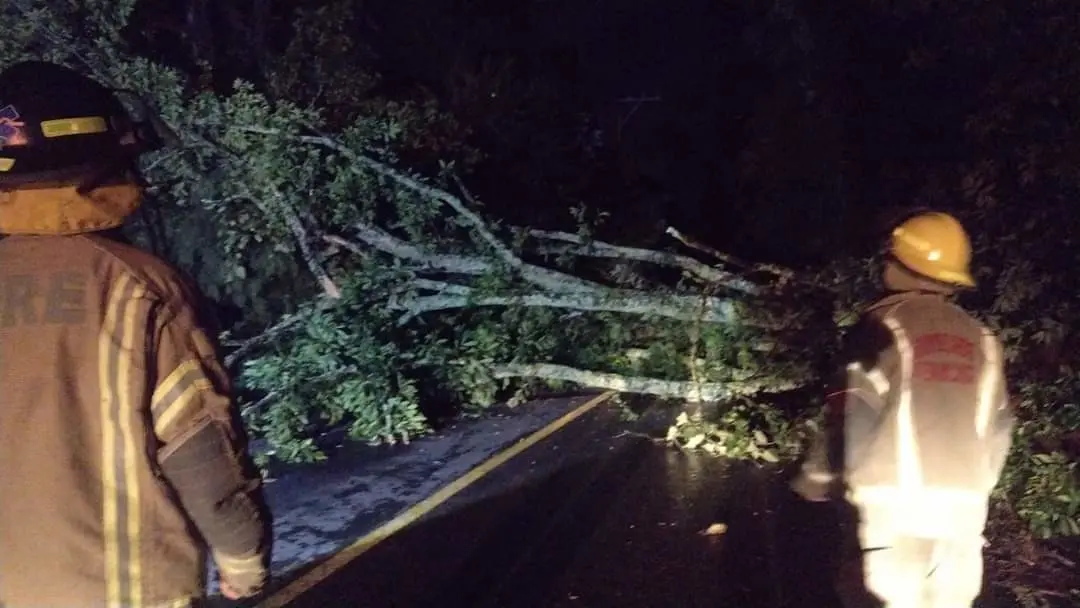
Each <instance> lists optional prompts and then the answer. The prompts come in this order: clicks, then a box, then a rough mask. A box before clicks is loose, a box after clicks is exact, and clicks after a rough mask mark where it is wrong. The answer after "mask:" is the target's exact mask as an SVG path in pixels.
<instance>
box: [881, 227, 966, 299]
mask: <svg viewBox="0 0 1080 608" xmlns="http://www.w3.org/2000/svg"><path fill="white" fill-rule="evenodd" d="M892 255H893V257H895V258H896V260H897V261H898V262H900V263H901V264H903V265H904V266H906V267H907V268H908V269H909V270H911V271H913V272H915V273H917V274H920V275H922V276H925V277H929V278H931V279H934V280H935V281H941V282H942V283H951V284H953V285H963V286H965V287H974V286H975V279H973V278H972V277H971V270H970V267H969V265H970V263H971V240H970V239H969V238H968V235H967V232H965V231H964V227H963V226H961V225H960V222H959V221H957V219H956V218H954V217H953V216H951V215H949V214H947V213H938V212H928V213H922V214H920V215H917V216H915V217H913V218H911V219H909V220H907V221H906V222H904V223H903V224H900V225H899V226H897V227H896V228H895V229H894V230H893V233H892Z"/></svg>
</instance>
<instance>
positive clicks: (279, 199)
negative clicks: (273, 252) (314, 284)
mask: <svg viewBox="0 0 1080 608" xmlns="http://www.w3.org/2000/svg"><path fill="white" fill-rule="evenodd" d="M247 195H248V197H249V198H250V199H251V201H252V202H253V203H254V204H255V206H256V207H258V208H259V210H261V211H262V212H263V213H264V214H266V215H268V216H271V215H272V211H271V209H270V208H269V207H268V206H267V204H266V203H264V202H262V201H261V200H260V199H259V198H258V197H256V196H254V195H253V193H247ZM271 199H272V200H273V204H274V205H275V206H276V207H277V208H278V210H279V211H280V213H281V218H282V219H283V220H284V221H285V225H286V226H287V227H288V228H289V232H292V235H293V239H295V240H296V244H297V246H298V247H299V248H300V257H301V258H303V260H304V263H305V264H307V267H308V270H310V271H311V273H312V274H313V275H315V279H316V280H317V281H318V282H319V284H320V285H322V288H323V293H324V294H325V295H326V297H328V298H331V299H334V300H338V299H340V298H341V289H340V288H339V287H338V286H337V284H336V283H334V279H332V278H331V277H330V273H329V272H327V270H326V268H324V267H323V265H322V262H320V261H319V258H318V256H317V255H315V251H314V250H313V249H312V248H311V243H312V239H311V236H310V235H309V234H308V231H307V228H305V227H304V222H303V221H301V220H300V215H299V214H298V213H297V212H296V209H295V208H293V206H292V204H291V203H289V201H287V200H285V197H284V196H283V195H282V194H281V193H280V192H276V191H273V192H271Z"/></svg>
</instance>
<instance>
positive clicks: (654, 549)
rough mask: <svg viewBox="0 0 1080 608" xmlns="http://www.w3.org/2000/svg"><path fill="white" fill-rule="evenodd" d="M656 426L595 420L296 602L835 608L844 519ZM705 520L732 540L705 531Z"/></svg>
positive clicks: (602, 416) (607, 410) (399, 607)
mask: <svg viewBox="0 0 1080 608" xmlns="http://www.w3.org/2000/svg"><path fill="white" fill-rule="evenodd" d="M664 424H666V420H661V419H657V417H656V416H655V415H652V416H650V415H647V416H645V417H644V418H643V419H641V420H639V421H638V422H636V423H628V422H626V421H624V420H622V419H621V417H620V415H619V411H618V409H617V408H615V407H613V406H602V407H599V408H597V409H595V410H592V411H591V412H590V413H588V414H586V415H585V416H583V417H582V418H581V419H579V420H578V421H576V422H574V423H572V424H570V425H569V426H567V427H566V428H565V429H564V430H562V431H560V432H559V433H557V434H556V435H554V436H552V437H550V438H549V439H547V440H545V441H544V442H542V443H540V444H538V445H536V446H534V447H532V448H530V449H529V450H528V451H526V452H524V453H522V454H520V455H519V456H517V457H515V458H514V459H513V460H512V461H510V462H509V463H507V464H505V465H503V466H501V467H499V468H496V469H495V470H493V471H492V472H491V473H489V474H488V475H486V476H485V477H483V478H481V479H480V480H479V481H477V482H476V483H474V484H473V485H471V486H469V487H468V488H467V489H466V490H465V491H463V492H461V493H459V494H457V495H455V496H453V497H452V498H450V499H449V500H447V501H446V502H444V503H442V504H441V505H440V506H438V507H436V508H435V509H434V510H432V511H430V512H428V513H427V514H426V515H424V516H423V517H422V518H421V519H419V520H418V521H416V522H415V523H414V524H413V525H411V526H409V527H407V528H405V529H404V530H402V531H400V532H398V533H397V534H395V535H393V536H391V537H389V538H387V539H386V540H384V541H382V542H381V543H379V544H377V545H376V546H374V547H373V548H372V549H370V550H369V551H367V552H366V553H364V554H363V555H361V556H360V557H359V558H357V559H355V560H353V561H352V562H350V563H349V564H348V565H347V566H345V567H344V568H342V569H340V570H338V571H336V572H335V573H333V574H331V575H330V576H328V577H327V578H325V579H324V580H322V581H321V582H320V583H319V584H318V585H317V586H315V587H314V588H313V589H311V590H309V591H308V592H306V593H304V594H302V595H300V596H299V597H297V598H296V599H295V600H294V601H293V602H292V603H291V604H289V605H290V606H294V607H296V608H304V607H327V606H370V607H388V608H390V607H393V608H406V607H410V608H411V607H417V608H419V607H428V606H430V607H436V606H437V607H440V608H444V607H448V606H449V607H456V606H463V607H470V608H472V607H476V608H482V607H491V608H494V607H508V606H513V607H515V608H528V607H534V606H535V607H541V606H543V607H549V606H550V607H567V608H570V607H573V608H586V607H588V608H607V607H622V608H632V607H665V606H680V607H683V606H684V607H697V606H702V607H704V606H708V607H719V606H732V607H747V608H751V607H758V606H760V607H763V608H764V607H777V608H779V607H784V608H787V607H808V608H809V607H818V608H828V607H830V606H836V605H837V601H836V597H835V595H834V593H833V591H832V584H831V581H832V580H833V578H834V575H833V573H834V572H835V571H836V567H837V564H838V560H839V558H840V555H841V551H842V550H843V545H842V540H841V539H842V538H844V531H845V530H847V529H850V528H849V527H847V526H848V525H849V524H847V523H846V522H845V521H844V517H843V516H842V515H841V514H840V513H839V512H838V511H837V509H836V508H835V507H833V506H831V505H821V504H810V503H806V502H804V501H801V500H799V499H798V498H796V497H795V496H794V495H792V494H791V493H790V492H789V491H788V490H787V488H786V485H785V484H784V483H783V480H782V478H780V477H779V476H777V475H768V474H766V473H765V472H764V471H762V470H760V469H757V468H755V467H753V466H750V465H737V464H730V463H725V462H722V461H719V460H717V459H715V458H711V457H708V456H706V455H700V454H684V453H680V452H677V451H674V450H671V449H670V448H666V447H664V446H662V445H657V444H655V443H654V442H653V441H651V440H649V439H647V438H646V437H644V436H643V435H642V434H641V432H642V431H646V430H655V429H656V428H659V427H661V426H662V425H664ZM714 523H723V524H725V525H726V526H727V530H726V533H724V534H722V535H718V536H708V535H703V534H701V532H702V531H703V530H705V529H706V528H707V527H708V526H710V525H711V524H714ZM849 548H850V547H849ZM999 605H1000V606H1009V605H1011V604H997V603H994V604H991V603H987V602H984V603H982V604H980V607H981V608H982V607H985V608H989V607H991V606H994V607H995V608H996V606H999Z"/></svg>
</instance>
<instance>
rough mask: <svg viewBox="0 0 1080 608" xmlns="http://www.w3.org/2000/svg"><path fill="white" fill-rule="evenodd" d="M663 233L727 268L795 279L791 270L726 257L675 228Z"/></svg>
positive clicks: (726, 255)
mask: <svg viewBox="0 0 1080 608" xmlns="http://www.w3.org/2000/svg"><path fill="white" fill-rule="evenodd" d="M664 232H666V233H667V234H669V235H671V236H672V237H674V238H675V239H677V240H678V241H679V242H680V243H682V244H683V245H686V246H687V247H689V248H691V249H696V250H697V251H700V252H702V253H705V254H707V255H710V256H712V257H714V258H716V259H717V260H719V261H720V262H722V263H724V264H728V265H729V266H738V267H739V268H744V269H746V270H749V271H755V272H766V273H769V274H772V275H776V276H778V277H780V278H781V279H784V280H791V279H794V278H795V272H794V271H793V270H790V269H788V268H783V267H781V266H777V265H775V264H750V263H748V262H744V261H742V260H739V259H738V258H735V257H734V256H731V255H728V254H726V253H724V252H722V251H719V250H717V249H715V248H713V247H710V246H708V245H706V244H704V243H702V242H700V241H697V240H695V239H693V238H691V237H689V236H687V235H685V234H683V233H682V232H679V231H678V230H677V229H676V228H674V227H672V226H668V228H667V230H665V231H664Z"/></svg>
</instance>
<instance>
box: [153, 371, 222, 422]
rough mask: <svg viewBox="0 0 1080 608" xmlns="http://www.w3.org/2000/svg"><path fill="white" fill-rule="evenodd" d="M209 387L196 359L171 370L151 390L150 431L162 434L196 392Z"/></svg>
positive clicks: (184, 412)
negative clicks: (152, 390) (152, 420)
mask: <svg viewBox="0 0 1080 608" xmlns="http://www.w3.org/2000/svg"><path fill="white" fill-rule="evenodd" d="M211 388H213V386H212V385H211V384H210V381H209V380H208V379H207V378H206V374H205V373H204V372H203V369H202V366H201V365H200V364H199V362H198V361H186V362H184V363H181V364H180V365H179V366H177V368H176V369H175V370H173V371H172V372H171V373H170V374H169V375H168V376H166V377H165V379H164V380H163V381H162V382H161V384H159V385H158V387H157V388H156V389H155V390H154V395H153V397H151V406H150V407H151V412H152V415H153V418H154V433H156V434H157V436H158V437H159V438H164V437H166V436H167V435H168V434H169V433H170V431H171V430H172V426H173V424H174V423H175V422H176V421H177V420H178V419H181V418H182V416H183V415H184V414H186V413H187V410H188V408H190V407H191V406H192V405H193V404H195V403H196V399H195V397H196V396H197V395H198V394H199V392H200V391H205V390H209V389H211Z"/></svg>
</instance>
